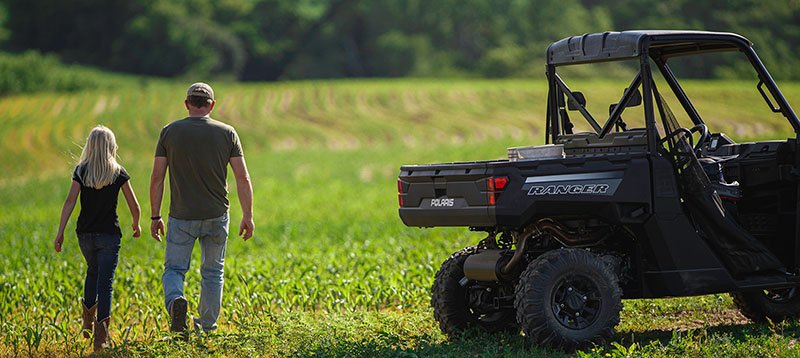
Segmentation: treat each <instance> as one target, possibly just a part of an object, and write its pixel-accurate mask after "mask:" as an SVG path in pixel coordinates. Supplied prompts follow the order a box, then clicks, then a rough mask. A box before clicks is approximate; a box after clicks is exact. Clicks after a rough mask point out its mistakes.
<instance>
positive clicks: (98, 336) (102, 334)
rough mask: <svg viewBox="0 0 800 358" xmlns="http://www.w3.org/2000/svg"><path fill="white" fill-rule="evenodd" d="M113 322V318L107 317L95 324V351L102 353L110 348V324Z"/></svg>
mask: <svg viewBox="0 0 800 358" xmlns="http://www.w3.org/2000/svg"><path fill="white" fill-rule="evenodd" d="M110 322H111V317H106V318H104V319H103V320H102V321H98V322H95V323H94V351H95V352H100V351H102V350H103V349H104V348H108V346H109V345H110V344H111V339H110V337H109V336H108V324H109V323H110Z"/></svg>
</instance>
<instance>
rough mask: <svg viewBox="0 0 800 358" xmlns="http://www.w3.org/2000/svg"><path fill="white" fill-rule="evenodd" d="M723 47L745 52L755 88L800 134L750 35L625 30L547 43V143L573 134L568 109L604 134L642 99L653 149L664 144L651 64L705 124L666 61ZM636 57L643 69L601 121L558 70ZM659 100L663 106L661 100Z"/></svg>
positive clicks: (692, 114)
mask: <svg viewBox="0 0 800 358" xmlns="http://www.w3.org/2000/svg"><path fill="white" fill-rule="evenodd" d="M724 51H739V52H742V53H743V54H744V55H745V56H746V58H747V59H748V60H749V61H750V63H751V65H752V66H753V68H754V69H755V71H756V73H757V75H758V80H759V81H758V84H757V86H756V88H757V90H758V91H759V93H760V94H761V96H762V97H763V98H764V100H765V102H766V103H767V105H768V106H769V107H770V110H771V111H772V112H774V113H781V114H782V115H783V116H784V117H785V118H786V120H788V121H789V123H790V124H791V126H792V128H793V129H794V132H795V134H800V120H798V118H797V115H796V114H795V112H794V110H793V109H792V108H791V106H790V105H789V103H788V102H787V101H786V99H785V98H784V97H783V94H782V93H781V91H780V90H779V89H778V86H777V84H776V83H775V81H774V80H773V79H772V76H771V75H770V74H769V72H768V71H767V69H766V68H765V67H764V64H763V63H762V62H761V60H760V59H759V58H758V55H756V53H755V51H753V49H752V43H751V42H750V41H749V40H747V39H746V38H744V37H742V36H740V35H737V34H733V33H723V32H703V31H623V32H604V33H595V34H586V35H582V36H573V37H569V38H565V39H563V40H560V41H558V42H555V43H553V44H552V45H550V46H549V47H548V48H547V79H548V93H549V95H548V101H547V126H546V139H545V141H546V143H558V142H559V138H560V137H565V136H569V135H571V134H573V133H572V127H573V124H572V121H571V119H570V117H569V113H568V110H577V111H578V112H579V113H580V114H581V115H582V116H583V118H584V119H585V120H586V122H587V123H588V124H589V125H590V126H591V128H592V129H593V130H594V132H595V133H596V135H597V138H598V139H600V140H602V139H603V138H604V137H606V136H607V135H608V134H609V133H610V132H611V131H612V130H613V129H614V128H615V126H616V127H617V130H618V131H619V130H623V131H624V130H625V124H624V122H622V121H621V120H620V118H621V117H620V116H621V114H622V113H623V111H624V110H625V108H626V107H628V106H629V105H636V104H638V103H639V102H640V101H641V102H643V104H644V117H645V124H646V131H647V143H648V145H647V147H648V148H647V149H648V151H649V152H651V153H654V152H655V151H656V150H657V148H658V147H659V145H658V142H659V140H660V138H659V136H658V133H657V129H656V128H657V127H656V119H655V109H654V106H653V102H654V99H655V100H660V99H659V98H660V96H658V90H657V89H656V86H655V81H654V80H653V73H652V66H655V67H656V68H657V69H658V70H659V71H660V73H661V75H662V76H663V77H664V79H665V81H666V83H667V84H668V86H669V87H670V90H671V91H672V92H673V93H674V95H675V96H676V97H677V99H678V101H679V102H680V104H681V106H682V107H683V109H684V110H685V111H686V113H687V115H688V116H689V118H690V119H691V121H692V122H693V124H694V125H700V124H704V122H703V119H702V118H701V117H700V115H699V114H698V112H697V111H696V110H695V108H694V106H693V105H692V102H691V101H690V100H689V98H688V97H687V95H686V93H685V92H684V90H683V88H682V87H681V85H680V84H679V83H678V80H677V79H676V77H675V75H674V74H673V72H672V70H671V69H670V67H669V66H668V65H667V62H668V60H669V59H670V58H672V57H679V56H689V55H696V54H703V53H711V52H724ZM632 59H638V72H637V73H636V75H635V76H634V78H633V79H632V80H631V82H630V84H629V85H628V87H627V88H626V89H625V91H624V93H623V95H622V97H621V98H620V99H619V101H618V102H617V103H616V104H612V105H611V109H610V111H609V112H610V113H609V116H608V118H606V119H605V120H604V121H603V122H602V123H601V122H599V121H598V120H597V119H596V118H595V117H594V116H593V115H592V114H591V113H589V111H588V110H587V109H586V107H585V99H584V98H583V96H582V94H581V93H579V92H573V91H571V90H570V89H569V87H568V86H567V84H566V83H565V82H564V80H563V79H562V78H561V77H560V76H559V75H558V68H559V67H561V66H570V65H578V64H587V63H600V62H610V61H624V60H632ZM764 87H766V91H765V89H764ZM640 89H641V92H640ZM640 93H641V94H640ZM654 94H655V96H654ZM768 94H769V95H768ZM658 105H659V109H661V107H660V106H661V104H658Z"/></svg>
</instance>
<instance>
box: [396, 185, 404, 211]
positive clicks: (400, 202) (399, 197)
mask: <svg viewBox="0 0 800 358" xmlns="http://www.w3.org/2000/svg"><path fill="white" fill-rule="evenodd" d="M397 204H398V205H400V207H401V208H402V207H403V181H402V180H400V179H397Z"/></svg>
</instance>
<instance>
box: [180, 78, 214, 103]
mask: <svg viewBox="0 0 800 358" xmlns="http://www.w3.org/2000/svg"><path fill="white" fill-rule="evenodd" d="M189 96H197V97H203V98H208V99H210V100H212V101H213V100H214V90H212V89H211V86H209V85H208V84H207V83H203V82H197V83H194V84H192V85H191V86H189V90H188V91H187V92H186V97H189Z"/></svg>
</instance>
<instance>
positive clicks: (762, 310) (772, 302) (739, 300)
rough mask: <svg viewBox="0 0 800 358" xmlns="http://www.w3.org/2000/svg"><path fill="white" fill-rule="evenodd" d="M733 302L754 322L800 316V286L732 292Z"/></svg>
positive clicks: (774, 320)
mask: <svg viewBox="0 0 800 358" xmlns="http://www.w3.org/2000/svg"><path fill="white" fill-rule="evenodd" d="M731 297H733V303H734V304H735V305H736V307H737V308H739V311H741V312H742V314H743V315H744V316H745V317H747V318H749V319H750V320H752V321H754V322H766V321H767V319H770V320H772V321H773V322H780V321H785V320H787V319H794V318H797V317H798V316H800V288H798V287H791V288H783V289H775V290H756V291H743V292H734V293H731Z"/></svg>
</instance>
